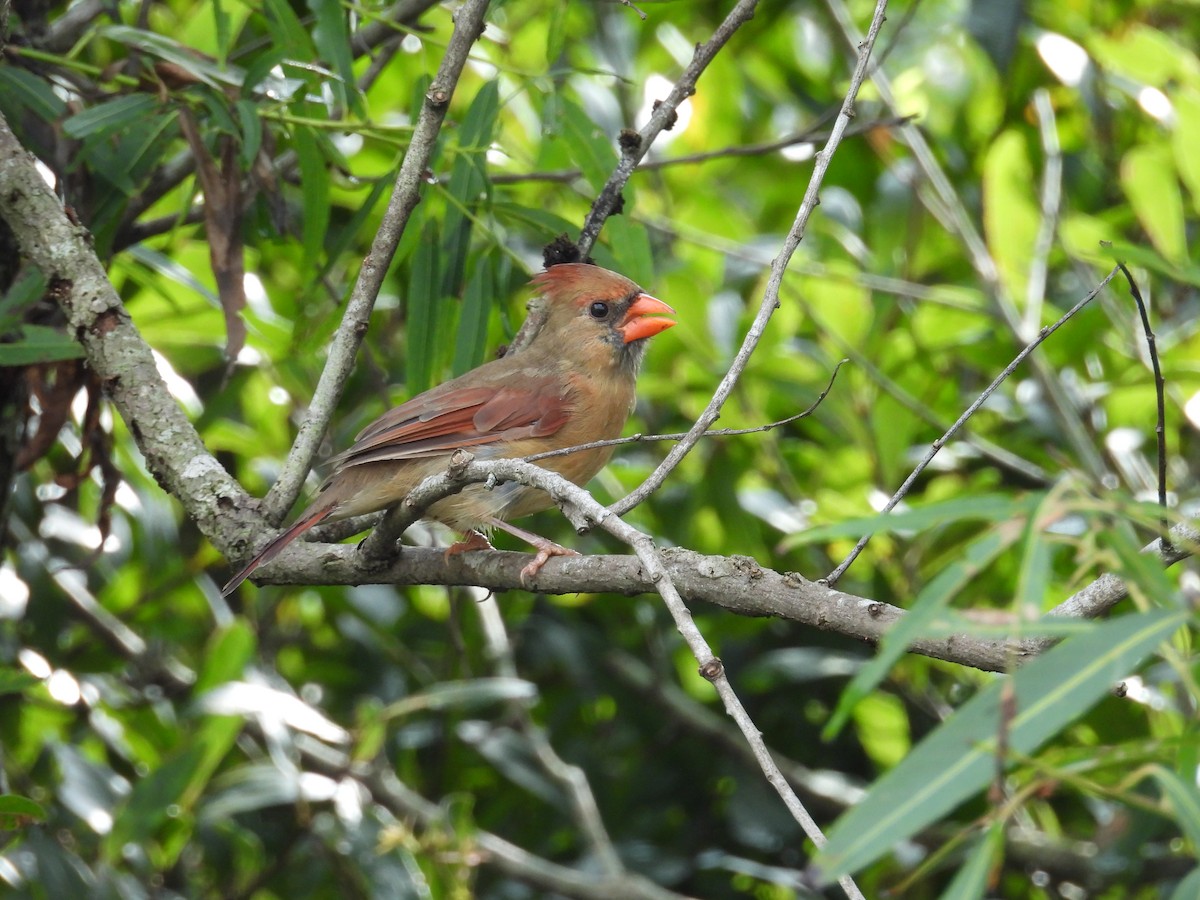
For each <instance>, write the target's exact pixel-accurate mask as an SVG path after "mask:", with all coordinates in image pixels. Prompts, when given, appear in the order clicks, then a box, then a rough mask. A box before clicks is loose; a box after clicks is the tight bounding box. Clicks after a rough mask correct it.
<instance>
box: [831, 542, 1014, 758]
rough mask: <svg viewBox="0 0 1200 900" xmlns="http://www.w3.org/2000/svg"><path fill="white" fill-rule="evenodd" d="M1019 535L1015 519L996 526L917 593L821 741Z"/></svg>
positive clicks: (844, 697)
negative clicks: (966, 587) (940, 614)
mask: <svg viewBox="0 0 1200 900" xmlns="http://www.w3.org/2000/svg"><path fill="white" fill-rule="evenodd" d="M1019 537H1020V529H1019V528H1018V527H1017V523H1016V522H1015V521H1012V522H1005V523H1002V524H1000V525H997V526H996V527H994V528H992V529H990V530H989V531H987V532H985V533H984V534H983V535H982V536H981V537H978V538H976V539H975V540H973V541H972V542H971V543H970V544H968V545H967V547H966V550H965V551H964V552H963V553H962V555H961V557H960V558H958V559H956V560H955V561H954V562H952V563H951V564H950V565H948V566H947V567H946V568H945V569H943V570H942V571H941V572H939V573H938V574H937V575H936V576H935V577H934V578H933V580H932V581H930V582H929V583H928V584H927V585H926V586H925V587H924V588H923V589H922V590H921V592H920V593H919V594H917V598H916V600H914V601H913V604H912V607H911V608H910V609H909V611H908V612H907V613H905V614H904V617H903V618H902V619H901V620H900V621H899V622H897V623H896V624H895V626H893V627H892V628H891V629H890V630H889V631H888V633H887V634H886V635H884V638H883V640H882V641H881V642H880V644H879V649H878V651H876V653H875V657H874V658H873V659H872V660H871V661H870V662H869V663H867V664H866V665H865V666H863V667H862V668H861V669H859V670H858V672H857V673H856V674H855V676H854V678H853V680H852V681H851V682H850V684H848V685H847V686H846V689H845V690H844V691H842V696H841V697H839V698H838V705H837V708H836V709H835V710H834V712H833V716H832V717H830V720H829V723H828V724H827V725H826V726H825V728H824V730H823V731H822V732H821V737H822V738H823V739H824V740H830V739H831V738H832V737H834V736H835V735H836V734H837V733H838V732H839V731H840V730H841V728H842V726H843V725H845V724H846V721H847V719H848V718H849V717H850V713H851V712H852V711H853V710H854V706H855V704H857V703H858V702H859V701H860V700H861V699H862V698H863V697H865V696H866V695H867V693H868V692H869V691H871V690H873V689H874V688H875V686H876V685H878V684H879V682H881V681H882V680H883V679H884V677H885V676H886V675H887V673H888V672H889V671H890V670H891V668H892V666H893V665H895V664H896V661H897V660H898V659H900V657H901V656H903V655H904V652H905V651H906V650H907V649H908V647H909V645H910V644H911V643H912V642H913V641H914V640H916V638H917V637H919V636H920V635H921V634H923V633H924V631H925V629H926V628H927V627H928V626H929V625H930V624H931V623H932V622H933V620H934V619H935V617H936V616H937V614H938V613H939V612H941V611H942V608H943V607H944V606H945V605H946V604H947V603H949V602H950V601H951V600H952V599H954V596H955V595H956V594H957V593H958V592H959V591H960V590H962V588H963V587H965V586H966V585H968V584H970V583H971V581H972V580H973V579H974V578H975V576H976V575H978V574H979V573H980V571H982V570H983V569H984V568H986V567H987V566H988V565H990V564H991V563H992V561H993V560H994V559H995V558H996V557H997V556H999V555H1000V554H1001V553H1003V552H1004V551H1005V550H1007V549H1008V548H1009V547H1011V546H1012V545H1013V544H1014V543H1015V542H1016V541H1017V539H1018V538H1019Z"/></svg>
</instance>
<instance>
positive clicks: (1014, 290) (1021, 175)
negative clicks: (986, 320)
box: [983, 129, 1041, 297]
mask: <svg viewBox="0 0 1200 900" xmlns="http://www.w3.org/2000/svg"><path fill="white" fill-rule="evenodd" d="M1036 184H1037V181H1036V179H1035V178H1034V174H1033V165H1032V164H1031V163H1030V161H1029V151H1028V147H1027V145H1026V142H1025V136H1024V132H1023V130H1022V131H1018V130H1016V129H1010V130H1008V131H1005V132H1004V133H1002V134H1000V135H999V136H998V137H996V138H995V139H994V140H993V141H992V143H991V146H990V147H989V148H988V151H987V157H986V159H985V160H984V163H983V226H984V232H985V233H986V235H987V244H988V249H990V250H991V251H992V255H993V256H995V258H996V263H997V265H998V266H999V268H1000V274H1001V276H1002V277H1003V278H1004V283H1005V285H1006V287H1007V288H1008V292H1009V293H1010V294H1011V295H1012V296H1014V297H1024V296H1025V292H1026V281H1027V279H1028V277H1029V260H1030V258H1031V257H1032V255H1033V245H1034V243H1035V241H1036V240H1037V233H1038V226H1039V223H1040V221H1041V210H1040V209H1039V207H1038V203H1037V200H1036V199H1035V197H1034V193H1033V192H1034V188H1035V185H1036Z"/></svg>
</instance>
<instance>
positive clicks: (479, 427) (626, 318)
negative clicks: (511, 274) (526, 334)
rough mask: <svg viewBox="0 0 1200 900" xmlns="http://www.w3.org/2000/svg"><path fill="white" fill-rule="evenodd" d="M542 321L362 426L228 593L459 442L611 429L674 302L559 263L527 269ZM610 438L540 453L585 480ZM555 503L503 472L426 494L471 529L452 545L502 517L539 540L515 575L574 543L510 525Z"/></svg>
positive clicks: (399, 493) (492, 449)
mask: <svg viewBox="0 0 1200 900" xmlns="http://www.w3.org/2000/svg"><path fill="white" fill-rule="evenodd" d="M533 284H534V286H535V287H536V288H537V289H538V291H539V293H540V294H541V297H542V298H543V302H544V303H545V304H546V307H545V312H546V321H545V323H544V324H543V325H542V327H541V329H540V330H539V331H538V333H537V335H536V336H535V337H534V338H533V340H532V341H531V343H530V344H529V346H528V347H527V348H526V349H525V350H524V351H523V352H521V353H519V354H516V355H512V356H505V357H502V358H500V359H497V360H493V361H491V362H487V363H484V364H483V365H481V366H479V367H478V368H476V369H472V370H471V371H470V372H467V373H466V374H464V375H460V376H459V377H458V378H455V379H452V380H450V381H447V382H445V383H444V384H441V385H439V386H437V387H435V388H433V389H432V390H429V391H426V392H425V393H423V394H419V395H418V396H416V397H413V398H412V399H411V400H409V401H408V402H407V403H403V404H401V405H400V406H397V407H396V408H395V409H393V410H390V411H388V412H386V413H384V414H383V415H382V416H380V417H379V418H378V419H376V420H375V421H374V422H372V423H371V424H370V425H368V426H367V427H366V428H365V429H363V431H362V432H361V433H360V434H359V435H358V437H357V439H356V440H355V442H354V445H353V446H352V447H351V448H350V449H349V450H347V451H345V452H344V453H340V454H338V455H337V456H335V457H334V458H333V459H332V460H330V463H331V464H332V465H333V472H332V474H330V476H329V477H328V478H327V479H326V480H325V483H324V484H323V485H322V486H321V493H320V495H319V496H318V497H317V499H316V500H315V501H314V502H313V504H312V505H311V506H309V507H308V509H306V510H305V511H304V512H303V513H301V515H300V517H299V518H298V519H297V520H296V522H295V523H294V524H293V525H292V526H291V527H290V528H288V529H287V530H286V531H284V532H283V533H281V534H280V535H278V536H277V537H276V538H274V539H273V540H272V541H271V542H270V543H268V544H267V545H266V546H265V547H264V548H263V549H262V550H260V551H259V552H258V554H257V555H256V556H255V557H254V558H253V559H251V560H250V562H249V563H247V564H246V566H245V568H243V569H242V570H241V571H240V572H238V573H237V574H236V575H234V576H233V578H231V579H230V581H229V583H228V584H226V585H225V587H224V588H223V589H222V594H225V595H228V594H229V593H231V592H232V591H233V590H234V589H235V588H236V587H237V586H238V585H239V584H241V583H242V581H244V580H245V579H246V577H247V576H249V575H250V574H251V573H252V572H254V570H255V569H257V568H258V567H259V566H261V565H262V564H263V563H265V562H268V561H269V560H271V559H273V558H274V557H275V556H276V555H277V554H278V553H279V551H280V550H282V549H283V548H284V547H286V546H287V545H288V544H289V543H291V542H292V541H293V540H294V539H295V538H296V537H297V536H299V535H300V534H302V533H303V532H305V531H307V530H308V529H310V528H312V527H313V526H314V525H317V524H318V523H320V522H336V521H338V520H339V519H348V518H351V517H353V516H358V515H362V514H364V513H369V512H375V511H376V510H380V509H385V508H387V507H389V506H392V505H394V504H396V503H399V502H400V501H401V500H403V499H404V498H405V497H406V496H408V493H409V492H410V491H411V490H412V489H413V488H414V487H416V486H417V485H418V484H419V483H420V482H421V481H422V480H423V479H424V478H426V477H427V476H429V475H434V474H437V473H439V472H443V471H445V469H446V465H447V463H448V462H449V459H450V456H451V454H453V453H454V451H455V450H457V449H459V448H463V449H466V450H469V451H470V452H471V453H473V454H475V456H476V457H477V458H479V459H513V458H519V457H524V456H532V455H533V454H536V453H544V452H546V451H549V450H558V449H561V448H564V447H574V446H576V445H579V444H586V443H590V442H592V441H598V440H606V439H609V438H615V437H618V436H619V435H620V433H621V430H622V428H624V426H625V421H626V419H627V418H628V417H629V413H630V412H631V411H632V409H633V403H634V386H635V381H636V378H637V373H638V369H639V368H640V366H641V361H642V357H643V355H644V354H645V349H646V341H645V339H646V338H648V337H651V336H653V335H655V334H658V333H659V332H660V331H663V330H665V329H667V328H670V327H671V326H672V325H674V324H675V323H674V321H672V320H670V319H664V318H657V317H656V316H657V315H660V314H662V313H671V312H674V310H672V309H671V308H670V307H669V306H667V305H666V304H665V303H663V302H662V301H660V300H656V299H655V298H653V297H651V296H649V295H648V294H646V293H644V292H643V291H642V289H641V288H639V287H638V286H637V285H636V284H634V283H633V282H632V281H630V280H629V279H628V278H625V277H624V276H622V275H618V274H617V273H615V272H610V271H608V270H607V269H601V268H599V267H598V266H589V265H584V264H582V263H568V264H563V265H558V266H554V267H553V268H551V269H548V270H546V271H545V272H542V273H541V274H539V275H537V276H536V277H535V278H534V279H533ZM611 455H612V450H611V448H602V449H595V450H584V451H580V452H578V453H570V454H567V455H565V456H557V457H551V458H549V459H546V460H544V461H542V462H541V465H542V466H544V467H545V468H547V469H550V470H552V471H555V472H558V473H559V474H560V475H562V476H563V477H565V478H567V479H568V480H569V481H572V482H574V483H575V484H578V485H582V484H585V483H586V482H588V481H590V480H591V478H592V476H594V475H595V474H596V473H597V472H599V471H600V469H602V468H603V467H604V464H605V463H607V462H608V459H609V456H611ZM552 505H553V501H552V500H551V499H550V496H549V495H548V494H546V493H545V492H544V491H539V490H537V489H535V488H529V487H525V486H524V485H520V484H513V483H506V484H502V485H500V486H498V487H496V488H495V489H493V490H487V489H485V488H484V487H483V486H482V485H478V484H476V485H468V486H467V487H466V488H465V489H464V490H463V491H462V492H461V493H458V494H455V495H453V496H450V497H446V498H445V499H443V500H439V501H438V502H437V503H435V504H433V505H432V506H431V507H430V508H429V509H428V510H427V511H426V513H425V515H426V517H427V518H430V519H435V520H437V521H439V522H442V523H443V524H445V525H448V526H449V527H450V528H452V529H454V530H455V531H459V532H462V533H464V534H465V535H466V540H465V541H463V542H461V543H459V544H455V545H454V546H452V547H451V548H450V549H449V550H448V551H447V553H457V552H462V551H465V550H474V549H483V548H487V547H489V546H490V545H489V544H488V543H487V540H486V538H484V537H483V535H482V534H480V531H481V530H489V529H491V528H493V527H495V528H502V529H505V530H508V531H511V532H512V533H514V534H516V535H518V536H519V537H522V538H524V539H525V540H527V541H529V542H530V543H532V544H533V545H534V546H535V547H537V548H538V555H537V557H536V558H535V559H534V561H533V562H532V563H530V564H529V565H528V566H526V567H525V569H524V571H523V573H522V575H523V577H527V576H530V575H533V574H536V572H537V570H538V569H540V568H541V566H542V564H543V563H545V561H546V560H547V559H548V558H549V557H550V556H552V555H559V554H563V553H570V552H571V551H568V550H565V549H564V548H562V547H559V546H558V545H557V544H553V543H551V542H550V541H547V540H545V539H544V538H539V537H537V536H536V535H531V534H529V533H528V532H525V531H523V530H521V529H519V528H515V527H513V526H511V525H508V524H507V522H508V520H509V519H517V518H520V517H521V516H527V515H530V514H531V513H535V512H539V511H540V510H543V509H547V508H549V507H550V506H552Z"/></svg>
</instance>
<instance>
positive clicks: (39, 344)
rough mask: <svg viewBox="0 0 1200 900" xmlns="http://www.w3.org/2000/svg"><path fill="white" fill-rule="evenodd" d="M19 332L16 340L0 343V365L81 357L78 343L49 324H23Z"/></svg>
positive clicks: (19, 364)
mask: <svg viewBox="0 0 1200 900" xmlns="http://www.w3.org/2000/svg"><path fill="white" fill-rule="evenodd" d="M20 332H21V337H20V338H18V339H17V340H16V341H14V342H12V343H8V344H5V343H0V366H31V365H34V364H36V363H45V362H58V361H60V360H64V359H81V358H82V357H83V348H82V347H80V346H79V344H78V343H76V342H75V341H74V340H72V339H71V338H69V337H67V335H65V334H63V333H62V332H61V331H57V330H55V329H54V328H51V327H50V326H49V325H23V326H22V327H21V329H20Z"/></svg>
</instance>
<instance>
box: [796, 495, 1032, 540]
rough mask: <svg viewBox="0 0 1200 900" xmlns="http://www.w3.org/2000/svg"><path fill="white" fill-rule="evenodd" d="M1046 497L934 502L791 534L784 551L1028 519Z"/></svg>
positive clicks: (976, 498) (994, 496)
mask: <svg viewBox="0 0 1200 900" xmlns="http://www.w3.org/2000/svg"><path fill="white" fill-rule="evenodd" d="M1042 496H1043V495H1042V494H1029V495H1026V496H1024V497H1012V496H1009V495H1007V494H982V495H980V496H978V497H964V498H959V499H955V500H946V501H944V502H941V503H930V504H928V505H926V506H919V507H917V508H916V509H906V510H904V511H903V512H892V513H890V514H886V515H878V516H865V517H863V518H860V519H847V520H846V521H845V522H835V523H833V524H832V525H820V526H818V527H816V528H809V529H808V530H806V531H803V532H800V533H798V534H793V535H789V536H788V538H787V539H786V541H784V548H785V549H788V550H791V549H794V548H796V547H799V546H802V545H804V544H814V543H820V542H822V541H831V540H836V539H838V538H860V537H862V536H863V535H867V534H895V533H896V532H899V531H911V532H922V531H928V530H929V529H931V528H936V527H938V526H939V525H949V524H951V523H953V522H1002V521H1004V520H1006V519H1014V518H1018V517H1025V516H1028V515H1029V514H1030V513H1031V512H1032V511H1033V509H1034V508H1035V507H1036V505H1037V504H1038V503H1039V502H1040V500H1041V498H1042Z"/></svg>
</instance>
